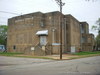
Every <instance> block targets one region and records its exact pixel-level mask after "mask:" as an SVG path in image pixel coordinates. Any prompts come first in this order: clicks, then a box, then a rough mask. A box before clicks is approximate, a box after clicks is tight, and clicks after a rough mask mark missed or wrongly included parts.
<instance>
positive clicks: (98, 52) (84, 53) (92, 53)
mask: <svg viewBox="0 0 100 75" xmlns="http://www.w3.org/2000/svg"><path fill="white" fill-rule="evenodd" d="M74 55H79V56H80V55H81V56H82V55H100V51H95V52H79V53H75V54H74Z"/></svg>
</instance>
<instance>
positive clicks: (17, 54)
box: [0, 52, 52, 59]
mask: <svg viewBox="0 0 100 75" xmlns="http://www.w3.org/2000/svg"><path fill="white" fill-rule="evenodd" d="M0 56H10V57H23V58H38V59H52V58H49V57H46V56H32V55H25V54H23V53H10V52H0Z"/></svg>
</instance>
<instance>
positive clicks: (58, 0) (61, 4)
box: [55, 0, 65, 59]
mask: <svg viewBox="0 0 100 75" xmlns="http://www.w3.org/2000/svg"><path fill="white" fill-rule="evenodd" d="M55 1H56V2H57V4H58V5H59V7H60V12H61V15H60V59H62V7H63V6H64V5H65V3H63V2H62V0H55Z"/></svg>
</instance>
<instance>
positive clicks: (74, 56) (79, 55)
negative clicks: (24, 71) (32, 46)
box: [0, 51, 100, 60]
mask: <svg viewBox="0 0 100 75" xmlns="http://www.w3.org/2000/svg"><path fill="white" fill-rule="evenodd" d="M0 56H10V57H23V58H38V59H54V60H56V59H57V60H59V55H57V56H54V55H49V56H32V55H25V54H23V53H9V52H0ZM92 56H100V51H95V52H79V53H75V54H66V55H63V59H69V60H70V59H79V58H85V57H92Z"/></svg>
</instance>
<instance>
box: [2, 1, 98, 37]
mask: <svg viewBox="0 0 100 75" xmlns="http://www.w3.org/2000/svg"><path fill="white" fill-rule="evenodd" d="M62 1H63V2H65V3H66V4H65V6H63V13H64V14H71V15H73V16H74V17H75V18H76V19H77V20H79V21H87V22H88V23H89V26H90V27H89V29H90V32H91V33H94V34H95V35H96V34H97V32H94V31H91V26H92V25H95V22H96V20H97V19H98V18H100V0H95V1H94V2H93V1H89V2H88V1H86V0H62ZM2 11H5V12H11V13H16V15H15V14H10V13H4V12H2ZM37 11H41V12H43V13H46V12H52V11H59V6H58V5H57V4H56V2H55V0H0V24H6V25H7V19H8V18H11V17H14V16H17V15H20V14H28V13H32V12H37Z"/></svg>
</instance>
